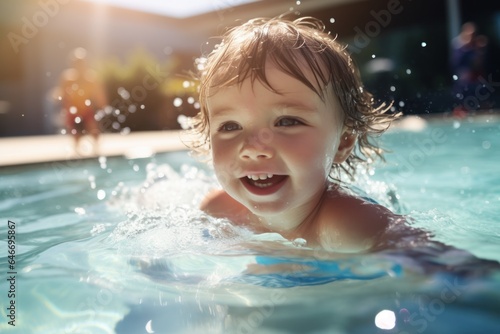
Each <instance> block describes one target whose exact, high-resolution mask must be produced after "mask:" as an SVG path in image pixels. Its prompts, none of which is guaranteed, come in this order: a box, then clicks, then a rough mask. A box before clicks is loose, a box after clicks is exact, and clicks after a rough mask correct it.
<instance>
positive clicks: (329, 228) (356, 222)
mask: <svg viewBox="0 0 500 334" xmlns="http://www.w3.org/2000/svg"><path fill="white" fill-rule="evenodd" d="M398 217H399V216H398V215H396V214H394V213H393V212H392V211H390V210H389V209H388V208H386V207H384V206H382V205H379V204H375V203H372V202H369V201H367V200H365V199H363V198H361V197H358V196H354V195H351V194H347V193H345V192H342V191H339V190H333V191H332V192H329V193H328V195H327V196H326V198H325V201H324V203H323V205H322V208H321V218H320V220H321V232H322V233H321V234H322V235H323V236H324V239H329V238H328V237H327V236H328V235H332V234H333V235H335V237H336V240H330V241H327V240H323V241H326V242H327V243H332V242H333V241H335V242H338V243H340V244H342V245H344V246H346V247H347V248H352V249H357V250H362V249H367V248H370V247H372V246H373V244H374V243H375V242H376V240H377V239H378V238H379V237H380V236H381V235H382V234H383V233H384V231H386V229H387V228H388V227H389V224H390V223H391V221H394V220H395V219H398Z"/></svg>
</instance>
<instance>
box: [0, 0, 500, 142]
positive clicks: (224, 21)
mask: <svg viewBox="0 0 500 334" xmlns="http://www.w3.org/2000/svg"><path fill="white" fill-rule="evenodd" d="M115 2H116V1H115ZM146 2H147V1H137V3H146ZM200 2H201V0H200ZM161 3H163V6H164V9H169V6H172V7H171V8H170V9H176V8H174V7H177V5H174V3H175V4H178V3H179V1H163V2H161ZM186 3H187V1H186ZM196 3H197V2H196V1H193V2H189V6H190V7H191V9H193V8H196V9H198V10H196V11H195V12H192V13H187V12H179V11H168V10H165V11H161V12H159V11H155V10H151V9H143V10H141V11H138V10H134V9H131V8H122V7H120V6H116V5H107V4H106V1H104V0H99V1H92V0H25V1H14V0H9V1H2V2H1V3H0V32H1V35H2V38H1V39H0V50H1V51H0V52H1V53H0V136H20V135H37V134H51V133H55V132H56V130H57V124H56V123H55V121H54V119H56V115H57V113H58V110H57V103H55V102H54V101H53V100H52V99H51V98H50V92H51V89H52V88H53V87H55V86H56V85H57V83H58V78H59V74H60V73H61V72H62V71H63V69H64V68H66V67H67V66H68V61H67V55H68V52H69V51H70V50H72V49H73V48H75V47H79V46H82V47H85V48H86V49H87V50H88V51H89V54H90V55H91V56H92V57H94V59H95V60H98V59H104V58H109V57H117V58H119V59H122V60H123V59H124V58H125V57H126V55H128V54H130V52H132V50H134V49H136V48H137V47H141V48H143V49H145V50H147V51H148V52H150V53H151V54H153V55H154V56H155V57H156V58H157V59H160V60H164V59H167V58H168V57H171V56H172V55H176V56H180V57H181V58H182V59H183V60H184V61H183V63H182V67H184V69H185V70H186V71H187V70H189V69H191V64H193V61H194V59H195V58H196V57H197V56H199V55H200V54H201V53H203V52H206V51H207V50H209V49H210V48H211V47H212V46H213V44H214V43H215V41H213V40H211V39H210V37H211V36H216V35H219V34H220V33H221V32H222V30H223V29H224V28H225V27H226V26H228V25H233V24H235V22H236V21H237V20H247V19H249V18H252V17H257V16H267V17H271V16H276V15H280V14H283V13H285V12H287V11H292V12H300V15H301V16H306V15H311V16H315V17H318V18H320V19H322V20H323V22H325V24H326V26H327V29H328V30H329V31H331V32H332V34H336V35H337V36H338V39H339V40H340V41H343V42H345V43H348V44H349V51H350V52H351V54H352V55H353V57H354V58H355V60H356V62H357V63H358V65H360V67H361V71H362V76H363V78H364V80H365V82H366V84H367V86H368V88H370V89H371V90H372V91H373V92H374V94H375V96H376V97H377V98H378V99H381V100H386V99H393V100H395V101H396V107H398V108H399V109H401V110H403V111H404V112H405V113H407V114H412V113H435V112H447V111H450V110H451V109H452V106H451V103H452V99H451V94H450V87H451V86H452V85H453V78H452V74H451V72H450V67H449V60H450V42H451V39H452V38H453V37H454V36H456V35H457V34H458V32H459V30H460V26H461V24H462V23H463V22H466V21H473V22H475V23H476V25H477V27H478V30H479V32H480V33H482V34H484V35H486V36H488V38H489V44H488V55H489V58H488V59H489V63H488V67H487V71H486V75H485V80H486V81H487V82H489V84H490V86H489V87H488V88H491V89H489V90H488V94H489V95H488V97H487V98H488V99H491V100H492V101H493V102H492V103H494V104H493V106H495V105H496V106H497V107H498V102H499V101H498V96H499V95H500V92H499V90H500V83H499V84H496V83H497V82H500V72H499V66H498V62H497V61H496V59H500V58H499V56H500V51H499V50H500V2H498V1H487V0H413V1H410V0H302V1H295V0H261V1H236V0H234V1H222V0H221V1H217V0H208V1H207V2H206V3H207V4H208V6H207V7H205V8H201V7H199V8H198V6H197V4H196ZM240 3H241V4H240ZM169 13H170V14H169ZM484 95H485V94H481V98H482V97H483V96H484Z"/></svg>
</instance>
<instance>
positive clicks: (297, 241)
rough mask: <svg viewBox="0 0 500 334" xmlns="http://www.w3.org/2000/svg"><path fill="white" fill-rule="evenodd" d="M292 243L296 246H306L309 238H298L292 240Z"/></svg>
mask: <svg viewBox="0 0 500 334" xmlns="http://www.w3.org/2000/svg"><path fill="white" fill-rule="evenodd" d="M292 244H293V245H294V246H295V247H305V246H306V245H307V240H306V239H303V238H297V239H295V240H293V241H292Z"/></svg>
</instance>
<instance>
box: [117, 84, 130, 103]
mask: <svg viewBox="0 0 500 334" xmlns="http://www.w3.org/2000/svg"><path fill="white" fill-rule="evenodd" d="M118 95H120V96H121V98H122V99H124V100H128V99H129V98H130V93H129V92H128V91H127V90H126V89H125V88H123V87H120V88H118Z"/></svg>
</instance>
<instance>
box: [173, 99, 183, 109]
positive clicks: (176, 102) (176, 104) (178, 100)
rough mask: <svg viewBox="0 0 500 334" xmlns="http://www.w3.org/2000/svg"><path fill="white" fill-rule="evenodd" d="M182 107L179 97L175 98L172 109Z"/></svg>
mask: <svg viewBox="0 0 500 334" xmlns="http://www.w3.org/2000/svg"><path fill="white" fill-rule="evenodd" d="M181 105H182V99H181V98H180V97H176V98H175V99H174V107H180V106H181Z"/></svg>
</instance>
